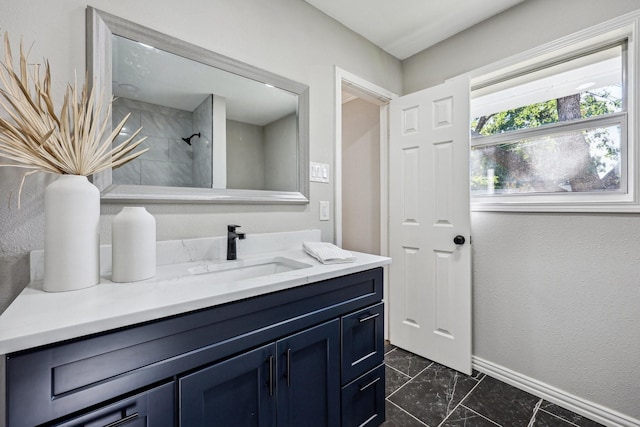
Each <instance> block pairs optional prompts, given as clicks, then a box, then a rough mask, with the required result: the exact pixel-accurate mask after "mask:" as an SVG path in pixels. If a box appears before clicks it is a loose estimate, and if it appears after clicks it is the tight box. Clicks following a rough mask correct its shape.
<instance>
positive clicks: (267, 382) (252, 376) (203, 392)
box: [179, 320, 340, 427]
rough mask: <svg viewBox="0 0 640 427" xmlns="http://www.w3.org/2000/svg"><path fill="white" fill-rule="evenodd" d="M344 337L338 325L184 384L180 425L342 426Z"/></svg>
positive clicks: (214, 368) (283, 341)
mask: <svg viewBox="0 0 640 427" xmlns="http://www.w3.org/2000/svg"><path fill="white" fill-rule="evenodd" d="M339 333H340V331H339V322H338V320H334V321H331V322H328V323H324V324H322V325H319V326H315V327H313V328H310V329H307V330H304V331H302V332H299V333H297V334H294V335H291V336H289V337H286V338H283V339H281V340H278V341H277V342H275V343H272V344H268V345H265V346H262V347H260V348H257V349H255V350H251V351H249V352H246V353H243V354H241V355H239V356H236V357H233V358H231V359H228V360H225V361H223V362H220V363H217V364H215V365H213V366H210V367H207V368H205V369H202V370H199V371H196V372H194V373H192V374H189V375H187V376H185V377H182V378H180V379H179V384H180V386H179V390H180V391H179V399H180V425H181V426H188V427H215V426H221V427H226V426H243V427H254V426H255V427H276V426H277V427H299V426H305V427H314V426H318V427H327V426H339V425H340V381H339V379H340V362H339V358H340V347H339V343H340V341H339Z"/></svg>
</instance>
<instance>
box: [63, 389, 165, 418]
mask: <svg viewBox="0 0 640 427" xmlns="http://www.w3.org/2000/svg"><path fill="white" fill-rule="evenodd" d="M173 396H174V383H173V382H171V383H169V384H164V385H161V386H158V387H156V388H154V389H151V390H148V391H145V392H143V393H140V394H137V395H135V396H131V397H129V398H127V399H123V400H121V401H118V402H116V403H113V404H111V405H108V406H105V407H103V408H100V409H96V410H94V411H91V412H89V413H87V414H84V415H81V416H79V417H76V418H73V419H71V420H68V421H65V422H63V423H60V424H55V426H56V427H109V426H113V427H115V426H117V427H172V426H173V420H174V418H175V417H174V406H175V405H174V398H173Z"/></svg>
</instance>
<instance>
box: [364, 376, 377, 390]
mask: <svg viewBox="0 0 640 427" xmlns="http://www.w3.org/2000/svg"><path fill="white" fill-rule="evenodd" d="M378 381H380V377H378V378H376V379H375V380H373V381H371V382H370V383H369V384H367V385H363V386H362V387H360V391H365V390H366V389H368V388H369V387H371V386H372V385H374V384H375V383H377V382H378Z"/></svg>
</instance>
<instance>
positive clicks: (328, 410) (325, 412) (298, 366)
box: [276, 319, 340, 427]
mask: <svg viewBox="0 0 640 427" xmlns="http://www.w3.org/2000/svg"><path fill="white" fill-rule="evenodd" d="M276 346H277V349H278V363H277V366H278V372H277V374H278V375H277V377H278V389H277V394H278V423H277V426H278V427H300V426H305V427H316V426H317V427H325V426H338V425H340V322H339V321H338V320H337V319H336V320H333V321H331V322H328V323H325V324H323V325H320V326H316V327H314V328H311V329H309V330H306V331H303V332H300V333H297V334H295V335H292V336H289V337H287V338H284V339H282V340H279V341H278V342H277V345H276Z"/></svg>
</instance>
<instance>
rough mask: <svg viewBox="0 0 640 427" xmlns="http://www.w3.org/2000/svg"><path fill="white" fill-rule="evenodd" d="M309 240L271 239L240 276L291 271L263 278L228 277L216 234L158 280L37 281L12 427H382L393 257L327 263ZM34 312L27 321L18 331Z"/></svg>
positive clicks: (16, 379) (30, 297)
mask: <svg viewBox="0 0 640 427" xmlns="http://www.w3.org/2000/svg"><path fill="white" fill-rule="evenodd" d="M309 233H312V234H311V235H307V236H304V238H306V239H309V237H313V238H318V237H319V234H317V233H316V232H309ZM278 234H286V233H278ZM294 234H295V233H294ZM263 236H267V235H263ZM272 237H273V236H267V237H265V239H266V240H268V239H269V238H272ZM298 237H299V236H296V237H293V236H292V235H290V236H285V239H284V240H283V239H282V238H281V237H280V241H279V243H278V244H276V245H275V246H278V245H279V246H280V247H279V248H277V250H272V251H271V252H268V253H265V252H264V249H265V248H266V247H269V249H274V246H273V245H268V244H257V245H256V247H257V248H256V249H255V252H254V253H249V254H248V255H246V256H245V259H241V260H240V261H239V262H240V263H245V265H243V264H239V265H240V268H236V267H234V268H233V269H234V270H241V269H244V268H245V267H246V266H253V265H257V264H260V262H258V261H256V260H267V261H261V262H262V264H261V265H263V264H265V263H275V264H281V265H280V266H279V268H280V269H276V270H274V272H272V273H267V274H264V275H258V276H256V277H251V278H244V279H242V278H241V279H239V280H231V279H229V277H233V276H229V275H226V276H224V275H218V274H217V273H218V272H220V271H222V270H224V269H222V270H221V268H220V266H221V265H224V266H225V267H224V268H227V267H226V266H228V265H229V264H225V263H226V261H224V262H223V261H220V262H218V261H215V262H212V261H207V260H206V259H205V258H207V257H209V256H210V255H211V254H212V252H213V253H215V252H216V251H217V249H216V247H217V245H222V244H223V243H222V242H217V241H216V239H209V240H211V242H209V243H208V244H209V247H208V249H203V250H201V251H200V252H202V253H203V254H204V255H197V256H195V258H199V257H202V258H203V259H200V260H195V261H194V260H193V259H194V253H195V252H198V251H197V250H196V251H194V250H191V251H187V252H188V253H189V255H188V257H190V260H189V261H188V262H177V263H173V264H167V265H165V266H159V267H158V276H157V277H156V278H155V279H152V280H148V281H143V282H136V283H125V284H122V283H121V284H115V283H111V282H110V281H108V279H106V278H105V279H103V283H101V284H100V285H98V286H95V287H93V288H89V289H84V290H80V291H75V292H69V293H62V294H46V293H44V292H42V291H40V290H38V289H37V286H35V285H30V287H28V288H27V289H25V291H24V292H23V294H21V295H20V296H19V297H18V299H17V300H16V301H15V302H14V304H12V306H10V307H9V308H8V309H7V311H6V312H5V313H3V315H2V316H0V334H1V335H0V351H3V353H4V354H5V355H4V356H3V357H2V361H1V362H0V368H1V369H0V370H1V372H2V374H1V375H0V379H1V380H2V384H1V386H2V393H1V394H2V403H1V404H0V405H3V406H0V409H2V415H3V418H2V420H3V421H4V422H5V425H7V426H10V427H23V426H35V425H40V424H46V425H55V426H65V427H67V426H85V425H87V426H89V425H91V426H94V425H95V426H98V425H99V426H110V427H115V426H129V427H131V426H189V427H193V426H216V425H220V426H231V425H237V426H245V425H246V426H249V425H252V426H253V425H256V426H303V425H304V426H331V427H334V426H345V427H346V426H361V425H366V426H377V425H379V424H380V423H381V422H382V421H384V384H385V381H384V365H383V364H382V362H383V347H384V341H383V340H384V339H383V317H384V315H383V304H382V302H381V301H382V294H383V270H382V268H381V267H382V266H383V265H385V264H388V263H389V262H390V260H389V259H388V258H384V257H378V256H373V255H367V254H357V256H358V260H357V261H356V262H355V263H348V264H336V265H322V264H320V263H318V262H317V261H315V260H314V259H313V258H311V257H309V256H308V255H306V254H305V253H304V252H303V251H302V250H301V246H300V247H298V244H299V243H294V242H295V241H296V239H298ZM250 239H251V236H248V238H247V240H248V241H250ZM287 239H288V240H287ZM256 240H260V238H257V239H256ZM266 240H265V241H266ZM184 242H186V241H182V242H181V243H180V245H178V246H180V247H185V243H184ZM199 244H200V245H201V246H202V247H204V246H206V245H204V246H203V242H200V243H199ZM178 246H176V247H178ZM261 246H262V247H261ZM159 249H160V250H159V254H162V253H172V252H173V251H172V250H168V249H167V250H165V249H166V248H165V249H163V248H161V247H159ZM246 252H247V251H245V253H246ZM249 252H250V251H249ZM242 254H243V248H242V246H239V259H240V258H241V257H242ZM160 256H161V255H160ZM171 256H172V257H175V256H176V255H175V252H173V254H172V255H171ZM212 259H218V258H216V257H213V258H212ZM252 260H253V261H252ZM285 260H289V261H287V262H289V264H287V262H285ZM36 264H37V261H36ZM107 264H108V261H107ZM203 267H204V268H203ZM184 271H187V272H190V273H189V274H188V275H181V273H177V272H184ZM220 278H223V279H220ZM36 282H37V281H36ZM34 286H35V287H34ZM176 288H177V289H176ZM124 295H128V298H127V299H126V300H123V299H122V298H123V297H124ZM47 300H48V301H47ZM47 304H48V305H47ZM76 304H83V305H84V306H82V307H79V306H75V305H76ZM45 306H47V307H48V308H49V311H48V312H47V311H46V309H45V308H44V307H45ZM29 307H31V309H32V310H34V311H33V312H32V313H25V312H24V311H25V310H29ZM136 307H137V308H136ZM76 309H77V311H75V310H76ZM43 310H44V311H43ZM20 311H21V312H22V313H20ZM36 311H37V312H36ZM65 311H66V312H68V316H66V318H65V319H60V318H58V319H55V318H53V317H52V320H51V322H49V323H48V324H40V326H39V327H38V325H37V324H38V322H41V321H42V320H43V319H44V318H45V317H47V316H49V317H51V316H53V315H54V314H58V315H59V316H62V313H63V312H65ZM38 313H39V314H38ZM21 314H22V315H23V316H21V317H22V319H23V323H26V324H24V325H21V326H19V327H18V329H19V330H18V331H13V332H9V328H10V327H11V326H12V325H14V326H15V325H17V324H18V323H17V322H18V317H20V315H21Z"/></svg>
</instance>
